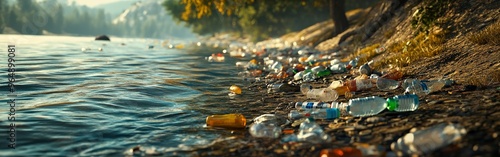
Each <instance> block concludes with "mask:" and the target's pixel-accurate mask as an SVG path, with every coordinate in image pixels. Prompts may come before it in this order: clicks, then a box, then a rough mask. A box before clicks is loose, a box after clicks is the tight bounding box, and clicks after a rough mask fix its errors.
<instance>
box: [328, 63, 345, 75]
mask: <svg viewBox="0 0 500 157" xmlns="http://www.w3.org/2000/svg"><path fill="white" fill-rule="evenodd" d="M330 71H332V73H334V74H342V73H345V72H347V69H346V65H345V64H343V63H337V64H332V66H330Z"/></svg>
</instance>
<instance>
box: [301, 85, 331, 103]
mask: <svg viewBox="0 0 500 157" xmlns="http://www.w3.org/2000/svg"><path fill="white" fill-rule="evenodd" d="M306 97H307V98H308V99H314V100H320V101H335V100H337V98H339V94H338V93H337V92H336V91H335V90H332V89H329V88H319V89H310V90H309V91H307V93H306Z"/></svg>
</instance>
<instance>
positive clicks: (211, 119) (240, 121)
mask: <svg viewBox="0 0 500 157" xmlns="http://www.w3.org/2000/svg"><path fill="white" fill-rule="evenodd" d="M206 123H207V126H211V127H223V128H245V126H246V123H247V120H246V119H245V116H243V115H242V114H238V113H235V114H224V115H211V116H208V117H207V119H206Z"/></svg>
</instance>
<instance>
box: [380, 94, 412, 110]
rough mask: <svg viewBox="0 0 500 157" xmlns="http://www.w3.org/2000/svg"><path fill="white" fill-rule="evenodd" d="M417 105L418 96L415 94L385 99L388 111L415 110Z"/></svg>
mask: <svg viewBox="0 0 500 157" xmlns="http://www.w3.org/2000/svg"><path fill="white" fill-rule="evenodd" d="M418 106H419V102H418V96H417V95H415V94H406V95H397V96H394V97H392V98H388V99H387V109H388V110H389V111H397V112H407V111H415V110H417V108H418Z"/></svg>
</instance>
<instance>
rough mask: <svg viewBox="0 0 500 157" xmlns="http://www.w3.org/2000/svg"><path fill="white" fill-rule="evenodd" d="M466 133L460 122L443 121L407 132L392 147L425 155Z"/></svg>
mask: <svg viewBox="0 0 500 157" xmlns="http://www.w3.org/2000/svg"><path fill="white" fill-rule="evenodd" d="M466 133H467V131H466V130H465V128H464V127H462V126H461V125H460V124H454V123H441V124H438V125H435V126H432V127H430V128H427V129H424V130H418V131H415V132H413V133H408V134H406V135H405V136H403V137H401V138H399V139H398V140H397V141H396V142H393V143H392V144H391V149H392V150H393V151H400V152H403V153H405V154H407V155H411V154H417V155H424V154H427V153H431V152H432V151H434V150H437V149H439V148H442V147H444V146H447V145H449V144H451V143H453V142H456V141H458V140H460V139H461V138H462V136H464V135H465V134H466Z"/></svg>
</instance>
